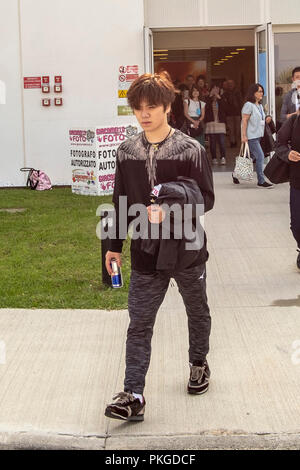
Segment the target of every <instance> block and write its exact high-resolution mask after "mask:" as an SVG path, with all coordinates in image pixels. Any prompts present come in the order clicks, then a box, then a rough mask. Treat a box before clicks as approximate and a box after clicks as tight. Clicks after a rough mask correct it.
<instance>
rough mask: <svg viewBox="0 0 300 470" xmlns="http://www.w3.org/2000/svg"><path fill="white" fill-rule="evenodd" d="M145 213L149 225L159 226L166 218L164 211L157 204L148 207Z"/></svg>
mask: <svg viewBox="0 0 300 470" xmlns="http://www.w3.org/2000/svg"><path fill="white" fill-rule="evenodd" d="M147 212H148V219H149V222H151V224H160V223H161V222H162V221H163V220H164V219H165V217H166V213H165V211H164V210H163V209H162V208H161V207H160V206H159V205H158V204H152V205H151V206H148V207H147Z"/></svg>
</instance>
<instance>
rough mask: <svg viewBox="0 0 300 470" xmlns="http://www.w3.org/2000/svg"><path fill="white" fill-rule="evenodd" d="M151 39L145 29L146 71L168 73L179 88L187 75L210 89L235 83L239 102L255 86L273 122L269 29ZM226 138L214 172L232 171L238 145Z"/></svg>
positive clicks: (166, 33) (155, 34) (164, 33)
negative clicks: (221, 160) (222, 162)
mask: <svg viewBox="0 0 300 470" xmlns="http://www.w3.org/2000/svg"><path fill="white" fill-rule="evenodd" d="M150 34H151V30H149V28H145V47H146V44H148V45H149V42H150V43H151V47H150V46H148V47H146V48H145V58H147V59H145V65H146V72H154V71H155V72H159V71H161V70H167V71H168V72H169V73H170V75H171V78H172V80H173V82H174V83H175V84H176V85H177V86H178V85H179V84H180V83H187V82H188V79H187V76H188V75H192V77H193V79H194V80H195V81H196V78H197V77H198V76H199V75H203V76H204V77H205V82H206V84H207V87H208V88H209V87H210V86H212V85H214V84H216V85H218V86H220V87H221V88H222V87H223V83H224V81H227V82H228V81H229V80H230V81H231V83H232V81H234V83H235V86H236V88H237V89H238V90H239V91H240V93H241V97H242V102H244V97H245V94H246V92H247V89H248V87H249V85H250V84H251V83H255V82H259V83H261V84H262V85H263V86H264V89H265V96H264V99H263V104H264V107H265V111H266V112H267V113H268V114H272V116H273V117H274V114H275V113H274V107H275V106H274V104H275V92H274V85H273V84H274V74H273V71H272V69H273V68H272V63H273V62H272V61H273V54H272V51H273V49H272V25H271V24H268V25H263V26H260V27H257V28H253V27H251V28H248V29H240V28H239V27H235V28H230V29H229V28H228V29H227V28H225V29H224V28H223V29H218V30H214V29H210V28H209V29H206V30H185V31H183V30H180V29H178V30H176V31H170V30H166V29H161V30H152V36H151V35H150ZM152 41H153V42H152ZM270 51H271V52H270ZM149 55H150V58H149ZM227 137H228V138H227V151H226V155H227V156H228V158H226V160H227V164H226V166H224V167H218V168H217V171H231V170H232V168H233V166H234V157H235V156H236V155H237V154H238V152H239V146H240V141H239V142H237V146H236V147H235V148H231V146H230V139H229V135H228V129H227Z"/></svg>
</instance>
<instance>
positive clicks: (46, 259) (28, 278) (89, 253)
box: [0, 188, 130, 309]
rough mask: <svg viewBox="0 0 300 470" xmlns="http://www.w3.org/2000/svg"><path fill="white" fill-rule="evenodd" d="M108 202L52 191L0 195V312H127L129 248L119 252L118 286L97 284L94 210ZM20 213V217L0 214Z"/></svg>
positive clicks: (98, 263) (16, 191) (98, 266)
mask: <svg viewBox="0 0 300 470" xmlns="http://www.w3.org/2000/svg"><path fill="white" fill-rule="evenodd" d="M104 202H111V197H108V196H106V197H95V196H80V195H77V194H72V192H71V189H70V188H53V189H52V191H32V190H30V189H1V190H0V308H82V309H122V308H127V294H128V284H129V272H130V256H129V245H130V242H129V241H128V240H127V241H126V242H125V243H124V248H123V267H122V272H123V280H124V287H123V288H121V289H112V288H109V287H107V286H106V285H105V284H103V283H102V273H101V242H100V240H99V238H98V237H97V235H96V227H97V224H98V223H99V221H100V218H99V217H98V216H96V210H97V207H98V206H99V205H100V204H103V203H104ZM9 208H20V209H21V208H23V209H26V210H25V211H24V212H7V211H3V210H2V209H9Z"/></svg>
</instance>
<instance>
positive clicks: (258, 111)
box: [232, 83, 273, 188]
mask: <svg viewBox="0 0 300 470" xmlns="http://www.w3.org/2000/svg"><path fill="white" fill-rule="evenodd" d="M263 96H264V88H263V86H262V85H260V84H259V83H254V84H252V85H250V87H249V90H248V92H247V95H246V102H245V104H244V106H243V109H242V132H241V134H242V144H245V145H246V144H248V145H249V150H250V155H251V158H252V159H253V160H255V161H256V173H257V186H258V187H260V188H272V187H273V185H272V184H270V183H267V182H266V181H265V177H264V152H263V150H262V148H261V145H260V140H261V138H262V137H263V136H264V132H265V119H266V116H265V113H264V109H263V107H262V105H261V101H262V98H263ZM232 178H233V182H234V183H235V184H239V179H238V177H237V174H236V173H233V175H232Z"/></svg>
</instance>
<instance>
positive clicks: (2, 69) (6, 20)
mask: <svg viewBox="0 0 300 470" xmlns="http://www.w3.org/2000/svg"><path fill="white" fill-rule="evenodd" d="M0 80H1V81H3V82H4V83H5V89H6V99H5V104H0V186H6V185H23V184H24V174H22V173H21V172H20V171H19V170H20V168H21V167H22V166H23V134H22V106H21V74H20V53H19V23H18V2H17V0H10V1H7V0H0ZM0 197H1V194H0Z"/></svg>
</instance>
